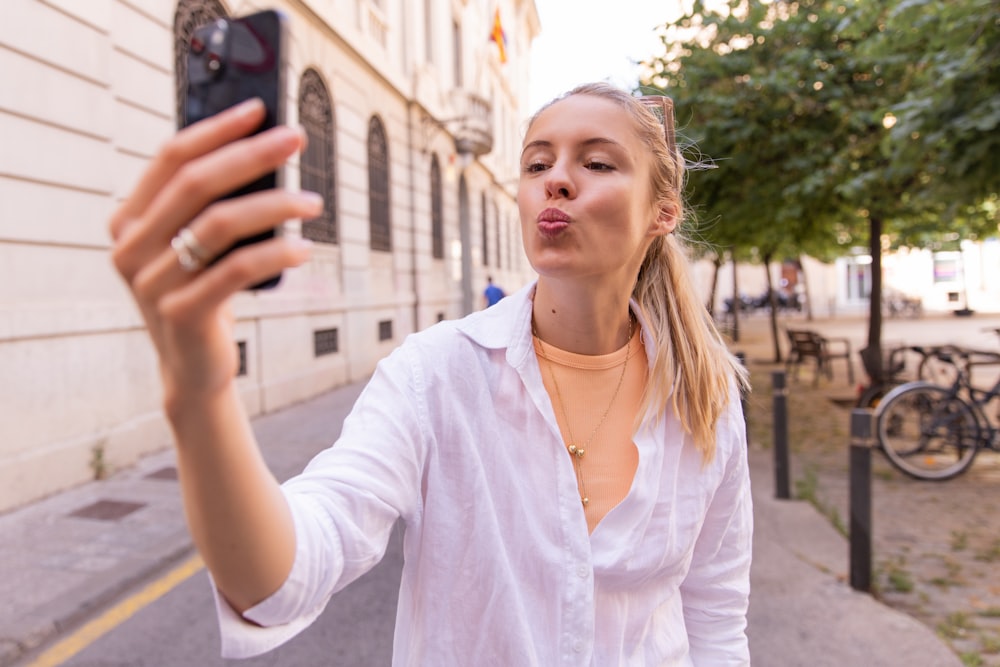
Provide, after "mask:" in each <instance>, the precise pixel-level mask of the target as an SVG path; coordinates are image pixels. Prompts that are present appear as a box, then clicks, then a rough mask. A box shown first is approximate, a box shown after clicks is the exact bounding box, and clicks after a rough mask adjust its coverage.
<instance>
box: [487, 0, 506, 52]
mask: <svg viewBox="0 0 1000 667" xmlns="http://www.w3.org/2000/svg"><path fill="white" fill-rule="evenodd" d="M490 41H491V42H495V43H496V45H497V52H498V54H499V56H500V62H502V63H505V62H507V35H506V34H505V33H504V31H503V24H502V23H500V7H497V10H496V12H495V13H494V14H493V30H492V31H490Z"/></svg>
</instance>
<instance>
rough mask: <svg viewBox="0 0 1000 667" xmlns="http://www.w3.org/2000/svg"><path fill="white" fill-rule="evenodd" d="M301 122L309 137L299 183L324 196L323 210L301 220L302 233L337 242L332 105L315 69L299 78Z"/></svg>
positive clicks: (305, 188) (306, 236)
mask: <svg viewBox="0 0 1000 667" xmlns="http://www.w3.org/2000/svg"><path fill="white" fill-rule="evenodd" d="M299 124H300V125H301V126H302V128H303V129H304V130H305V133H306V136H307V137H308V138H309V143H308V145H307V146H306V150H305V152H303V153H302V157H301V159H300V162H299V179H300V180H299V183H300V186H301V188H302V189H303V190H309V191H312V192H316V193H319V194H320V195H321V196H322V197H323V213H322V214H321V215H320V216H319V217H318V218H314V219H312V220H306V221H304V222H303V223H302V236H304V237H305V238H307V239H311V240H313V241H318V242H321V243H337V242H338V241H339V238H338V234H337V217H336V215H337V213H336V212H337V201H336V182H337V181H336V164H335V161H334V155H335V153H336V150H335V146H334V123H333V108H332V105H331V104H330V94H329V93H328V92H327V88H326V85H325V84H324V83H323V79H322V78H320V75H319V73H317V72H316V70H313V69H308V70H306V72H305V74H303V75H302V79H301V81H300V82H299Z"/></svg>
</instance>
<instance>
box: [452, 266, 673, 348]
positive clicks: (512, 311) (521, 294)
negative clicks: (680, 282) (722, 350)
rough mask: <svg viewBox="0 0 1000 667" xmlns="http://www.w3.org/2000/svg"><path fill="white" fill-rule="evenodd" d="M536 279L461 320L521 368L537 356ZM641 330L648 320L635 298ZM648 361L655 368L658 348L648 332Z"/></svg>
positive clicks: (464, 329) (464, 328)
mask: <svg viewBox="0 0 1000 667" xmlns="http://www.w3.org/2000/svg"><path fill="white" fill-rule="evenodd" d="M536 284H537V281H532V282H530V283H529V284H527V285H525V286H524V287H522V288H521V289H519V290H518V291H517V292H515V293H513V294H511V295H509V296H507V297H505V298H503V299H500V301H499V302H497V304H496V305H493V306H490V307H489V308H485V309H483V310H479V311H476V312H475V313H472V314H471V315H469V316H468V317H465V318H463V319H461V320H459V321H458V323H457V328H458V330H459V331H460V332H461V333H463V334H465V335H466V336H468V337H469V338H470V339H471V340H472V341H473V342H474V343H476V344H477V345H480V346H482V347H484V348H487V349H491V350H500V349H504V348H506V349H507V363H509V364H510V365H511V366H513V367H514V368H518V367H520V366H521V364H523V363H524V361H525V359H526V358H527V357H528V356H529V355H534V353H535V352H534V346H533V344H532V340H531V308H532V303H533V300H534V297H535V286H536ZM631 304H632V312H633V313H635V316H636V319H637V320H638V324H639V331H640V332H648V330H649V329H648V327H647V325H646V321H645V319H644V318H643V316H642V312H641V311H640V310H639V306H638V304H636V302H635V300H634V299H633V300H632V301H631ZM643 343H644V344H645V347H646V360H647V362H648V363H649V365H650V367H652V364H653V359H654V356H655V354H656V348H655V346H654V345H653V342H652V337H651V336H649V334H648V333H646V335H644V336H643Z"/></svg>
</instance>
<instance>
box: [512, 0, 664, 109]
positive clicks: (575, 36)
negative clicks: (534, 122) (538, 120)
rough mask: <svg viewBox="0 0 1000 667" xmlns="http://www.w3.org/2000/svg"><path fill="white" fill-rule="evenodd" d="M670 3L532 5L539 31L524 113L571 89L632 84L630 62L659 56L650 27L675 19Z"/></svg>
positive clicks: (567, 0)
mask: <svg viewBox="0 0 1000 667" xmlns="http://www.w3.org/2000/svg"><path fill="white" fill-rule="evenodd" d="M675 6H676V0H535V7H536V8H537V9H538V16H539V18H540V19H541V23H542V31H541V33H539V35H538V37H536V38H535V41H534V42H533V46H532V55H531V86H530V89H529V96H530V97H529V107H530V110H531V111H532V112H533V111H534V110H536V109H537V108H538V107H540V106H541V105H542V104H544V103H546V102H548V101H549V100H551V99H553V98H554V97H557V96H558V95H560V94H561V93H564V92H566V91H567V90H569V89H570V88H572V87H573V86H575V85H577V84H580V83H588V82H591V81H609V82H610V83H614V84H617V85H619V86H622V87H625V88H631V87H633V86H634V85H635V84H636V83H637V81H638V69H637V67H636V66H635V65H634V64H633V62H632V61H633V60H645V59H648V58H649V57H650V56H653V55H657V54H659V53H661V52H662V45H661V43H660V40H659V38H658V37H657V36H656V31H655V29H656V27H657V26H660V25H663V24H664V23H666V22H667V21H668V20H670V19H671V18H673V17H674V16H676V10H675V9H674V7H675Z"/></svg>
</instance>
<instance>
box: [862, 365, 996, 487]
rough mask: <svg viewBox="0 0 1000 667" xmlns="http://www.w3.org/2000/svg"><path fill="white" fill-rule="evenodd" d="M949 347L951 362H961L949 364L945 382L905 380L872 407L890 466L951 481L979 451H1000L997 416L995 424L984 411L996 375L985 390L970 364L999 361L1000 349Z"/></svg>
mask: <svg viewBox="0 0 1000 667" xmlns="http://www.w3.org/2000/svg"><path fill="white" fill-rule="evenodd" d="M950 347H951V349H949V350H948V353H950V354H951V355H953V356H952V357H951V358H952V360H953V361H954V360H956V359H957V360H958V361H960V362H964V363H959V362H956V363H953V366H952V368H953V370H954V373H955V379H954V381H953V382H952V383H951V385H950V386H945V385H941V384H934V383H932V382H927V381H925V380H916V381H913V382H907V383H904V384H901V385H899V386H898V387H896V388H895V389H892V390H891V391H889V392H888V393H887V394H886V395H885V396H884V397H883V398H882V400H881V401H880V402H879V404H878V407H877V408H876V410H875V415H874V418H875V432H876V437H877V439H878V445H879V447H880V448H881V449H882V451H883V453H885V455H886V458H888V459H889V462H890V463H891V464H892V465H893V466H895V467H896V468H897V469H898V470H900V471H901V472H903V473H905V474H907V475H909V476H910V477H914V478H916V479H922V480H934V481H942V480H946V479H951V478H953V477H955V476H957V475H960V474H961V473H963V472H964V471H965V470H967V469H968V468H969V466H971V465H972V462H973V460H974V459H975V458H976V455H977V454H978V453H979V452H980V451H981V450H983V449H990V450H993V451H997V452H1000V414H998V415H997V419H996V423H994V421H993V420H992V419H991V418H990V416H988V414H987V412H986V408H987V406H988V405H989V404H990V403H991V402H992V401H993V400H994V399H997V398H998V397H1000V377H998V378H997V380H996V382H995V384H994V385H993V387H992V388H991V389H989V390H984V389H981V388H979V387H976V386H974V385H973V384H972V382H971V379H970V378H971V375H970V373H971V368H972V366H973V365H986V364H990V365H992V364H1000V353H997V352H985V351H982V350H969V349H966V348H955V347H954V346H950ZM948 353H946V355H945V356H947V354H948ZM970 359H975V360H976V361H975V363H971V362H970V361H969V360H970Z"/></svg>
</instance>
